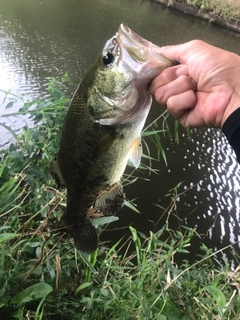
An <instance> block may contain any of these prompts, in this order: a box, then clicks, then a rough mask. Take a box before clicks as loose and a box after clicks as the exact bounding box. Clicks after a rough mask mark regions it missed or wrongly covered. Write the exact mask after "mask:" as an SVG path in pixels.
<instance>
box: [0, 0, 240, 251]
mask: <svg viewBox="0 0 240 320" xmlns="http://www.w3.org/2000/svg"><path fill="white" fill-rule="evenodd" d="M0 7H1V11H0V70H1V77H0V89H1V90H8V89H11V90H12V91H13V92H14V93H16V94H23V93H28V96H29V99H34V98H43V97H46V96H47V86H48V83H49V81H50V79H51V78H52V77H56V78H57V79H60V78H61V76H63V75H64V74H65V73H66V72H68V73H69V75H70V78H71V79H73V80H74V81H76V82H78V81H80V79H81V77H82V76H83V74H84V72H85V70H86V69H87V68H88V67H89V65H90V64H91V63H92V62H93V61H94V60H95V58H96V56H97V54H98V52H100V51H101V49H102V47H103V45H104V43H105V42H106V40H107V39H108V38H110V37H111V36H112V35H113V34H114V33H115V32H116V31H117V29H118V26H119V24H120V23H122V22H124V23H126V24H127V25H128V26H129V27H130V28H131V29H133V30H134V31H135V32H136V33H139V34H140V35H141V36H143V37H145V38H147V39H148V40H150V41H152V42H154V43H156V44H157V45H159V46H162V45H167V44H177V43H182V42H185V41H188V40H192V39H196V38H198V39H202V40H204V41H207V42H209V43H211V44H213V45H216V46H219V47H221V48H224V49H227V50H230V51H233V52H236V53H238V54H239V53H240V37H239V35H238V34H235V33H233V32H230V31H228V30H226V29H223V28H221V27H218V26H216V25H213V24H209V23H207V22H204V21H202V20H201V19H198V18H197V17H192V16H190V15H188V14H185V13H182V12H178V11H175V10H173V9H169V8H166V7H164V6H161V5H159V4H156V3H154V2H151V1H147V0H145V1H144V0H132V1H128V0H111V1H108V0H95V1H89V0H51V1H49V0H41V1H37V0H35V1H32V0H21V1H18V0H8V1H5V0H0ZM3 96H4V95H3V93H1V92H0V102H1V99H3ZM0 108H1V109H0V114H4V113H6V112H7V110H6V111H5V110H4V105H2V106H1V107H0ZM11 111H12V110H11ZM163 111H164V107H163V106H162V107H160V106H158V105H157V104H156V103H155V104H153V107H152V110H151V114H150V117H149V119H148V123H149V122H151V121H152V120H153V119H154V118H155V117H156V116H158V115H159V114H160V113H161V112H163ZM0 120H1V118H0ZM25 120H26V119H12V118H9V119H6V118H4V121H2V120H1V122H4V123H5V124H8V125H11V126H12V128H14V129H18V128H20V127H21V126H22V124H24V121H25ZM169 123H170V127H173V126H174V122H173V121H172V120H170V122H169ZM0 130H1V135H0V139H1V140H0V144H3V143H4V141H6V139H8V137H7V133H6V131H4V129H3V128H2V127H0ZM161 141H162V145H163V147H164V149H165V152H166V157H167V162H168V166H166V164H165V163H164V161H160V162H154V168H156V169H158V170H159V171H158V174H157V175H155V174H151V176H148V174H147V173H145V175H144V176H143V177H144V179H141V180H139V181H138V182H137V183H135V184H134V185H132V186H128V187H126V188H125V192H126V194H127V198H128V199H132V198H137V199H136V200H135V203H136V204H137V208H138V210H139V211H140V212H141V214H137V213H135V212H132V211H131V210H130V209H128V208H127V207H124V209H123V210H122V211H121V212H120V213H119V217H120V220H119V221H118V222H116V223H114V224H111V226H110V227H111V228H120V227H124V226H126V225H129V224H133V226H134V227H136V228H137V229H138V230H140V231H142V232H144V233H146V234H148V231H149V230H154V223H153V221H154V222H155V224H156V222H157V221H158V220H159V218H160V217H161V216H162V215H163V213H164V209H163V208H167V207H168V205H169V203H170V198H169V197H166V196H165V195H166V194H168V193H169V190H170V189H172V188H174V187H175V186H176V185H177V184H178V183H179V182H182V184H181V186H180V187H179V190H178V192H179V193H181V194H182V195H181V196H180V197H178V199H177V205H178V218H174V217H173V218H172V219H170V220H171V221H170V223H171V225H170V227H171V228H173V229H175V228H177V227H178V224H179V223H180V221H182V222H183V223H187V224H188V225H189V226H196V228H197V232H198V233H199V235H200V236H199V237H195V238H194V241H193V242H192V245H191V247H190V251H191V252H192V254H194V253H196V252H198V250H199V244H200V243H201V242H204V243H206V244H207V245H208V246H210V247H212V248H221V247H224V246H225V245H228V244H229V243H234V242H236V241H238V240H240V217H239V215H240V200H239V192H240V185H239V182H240V168H239V165H238V164H237V162H236V158H235V155H234V153H233V151H232V149H231V147H230V146H229V145H228V143H227V142H226V139H225V137H224V136H223V134H222V133H221V132H220V131H219V130H213V129H201V130H191V135H190V139H189V138H188V135H187V133H186V130H185V129H183V128H179V144H176V143H175V141H174V139H171V138H169V137H167V136H165V137H164V136H163V135H162V137H161ZM153 154H154V150H153ZM135 174H138V172H137V173H135ZM139 175H141V173H140V172H139ZM146 179H149V181H147V180H146ZM163 221H165V220H164V219H162V220H160V221H159V222H158V223H157V225H155V229H156V228H160V227H161V226H162V225H161V223H163ZM125 233H127V229H124V228H123V229H120V230H115V231H114V232H105V234H104V235H103V237H102V240H110V239H113V240H114V241H115V240H116V239H118V238H119V237H121V236H122V235H123V234H125ZM235 248H236V250H238V251H239V246H238V245H236V246H235Z"/></svg>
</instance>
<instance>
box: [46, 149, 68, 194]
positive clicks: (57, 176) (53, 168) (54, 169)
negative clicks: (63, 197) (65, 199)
mask: <svg viewBox="0 0 240 320" xmlns="http://www.w3.org/2000/svg"><path fill="white" fill-rule="evenodd" d="M50 172H51V175H52V177H53V179H54V180H55V182H56V184H57V186H58V187H59V188H65V187H66V185H65V182H64V180H63V177H62V174H61V171H60V168H59V165H58V155H57V153H56V154H55V156H54V158H53V159H52V162H51V164H50Z"/></svg>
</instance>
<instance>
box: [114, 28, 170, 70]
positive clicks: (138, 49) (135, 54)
mask: <svg viewBox="0 0 240 320" xmlns="http://www.w3.org/2000/svg"><path fill="white" fill-rule="evenodd" d="M116 38H117V40H118V42H119V43H120V44H121V46H122V47H124V48H125V49H126V50H127V52H128V54H129V55H130V56H131V57H132V58H133V59H134V60H135V61H136V62H137V63H140V64H142V63H144V62H147V61H148V60H149V59H150V58H151V60H152V61H153V62H154V64H155V67H156V64H158V63H159V65H160V66H162V65H164V66H165V67H166V66H168V65H169V66H170V65H172V62H171V61H170V60H169V59H167V58H165V57H164V56H163V55H162V54H161V53H160V47H158V46H156V45H155V44H153V43H152V42H150V41H148V40H146V39H144V38H142V37H141V36H139V35H138V34H136V33H135V32H134V31H132V30H131V29H130V28H129V27H128V26H127V25H125V24H123V23H122V24H120V27H119V29H118V32H117V35H116Z"/></svg>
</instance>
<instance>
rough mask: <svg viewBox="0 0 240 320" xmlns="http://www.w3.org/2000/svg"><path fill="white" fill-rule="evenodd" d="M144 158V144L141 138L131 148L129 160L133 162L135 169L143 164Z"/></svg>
mask: <svg viewBox="0 0 240 320" xmlns="http://www.w3.org/2000/svg"><path fill="white" fill-rule="evenodd" d="M141 157H142V142H141V137H137V139H136V140H134V141H133V144H132V146H131V150H130V153H129V160H130V161H131V162H132V164H133V165H134V167H135V168H137V167H138V166H139V165H140V163H141Z"/></svg>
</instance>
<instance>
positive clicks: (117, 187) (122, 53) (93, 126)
mask: <svg viewBox="0 0 240 320" xmlns="http://www.w3.org/2000/svg"><path fill="white" fill-rule="evenodd" d="M159 50H160V48H159V47H157V46H155V45H154V44H152V43H151V42H149V41H147V40H145V39H143V38H141V37H140V36H138V35H137V34H135V33H134V32H133V31H132V30H130V29H129V28H128V27H127V26H125V25H123V24H122V25H120V27H119V30H118V32H117V33H116V35H115V36H113V37H112V38H111V39H109V40H108V41H107V43H106V45H105V47H104V48H103V52H102V54H101V55H100V57H99V58H98V60H97V61H96V62H95V64H94V65H93V66H92V67H91V68H90V70H89V71H88V72H87V73H86V75H85V76H84V78H83V80H82V81H81V83H80V85H79V87H78V89H77V90H76V92H75V94H74V96H73V99H72V101H71V103H70V106H69V110H68V112H67V115H66V117H65V120H64V124H63V129H62V138H61V143H60V148H59V151H58V153H57V155H56V157H55V159H54V161H53V164H52V172H53V175H54V176H55V177H56V180H57V181H58V182H60V183H61V184H62V185H63V184H64V185H65V187H66V188H67V206H66V211H65V213H64V214H63V217H62V223H63V224H64V225H65V226H66V231H67V232H68V233H69V235H70V236H72V237H73V238H74V242H75V246H76V248H77V249H78V250H81V251H83V252H87V253H91V252H93V251H94V250H96V248H97V244H98V236H97V231H96V228H95V227H94V226H93V225H92V222H91V221H90V219H89V214H90V213H91V212H99V213H100V214H103V215H110V214H115V213H116V212H117V211H118V210H119V209H120V208H122V206H123V204H124V194H123V188H122V185H121V176H122V174H123V172H124V170H125V167H126V165H127V161H128V160H130V161H131V162H132V163H133V164H134V166H135V167H137V166H138V165H139V163H140V160H141V154H142V146H141V131H142V128H143V126H144V123H145V120H146V117H147V115H148V112H149V109H150V106H151V102H152V98H151V96H150V94H149V92H148V90H147V87H148V84H149V82H150V81H151V80H152V79H153V78H154V77H155V76H156V75H157V74H158V73H160V72H161V71H162V70H163V69H165V68H166V67H169V66H171V65H173V64H175V62H173V61H170V60H168V59H167V58H165V57H163V56H162V55H161V54H160V52H159Z"/></svg>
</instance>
